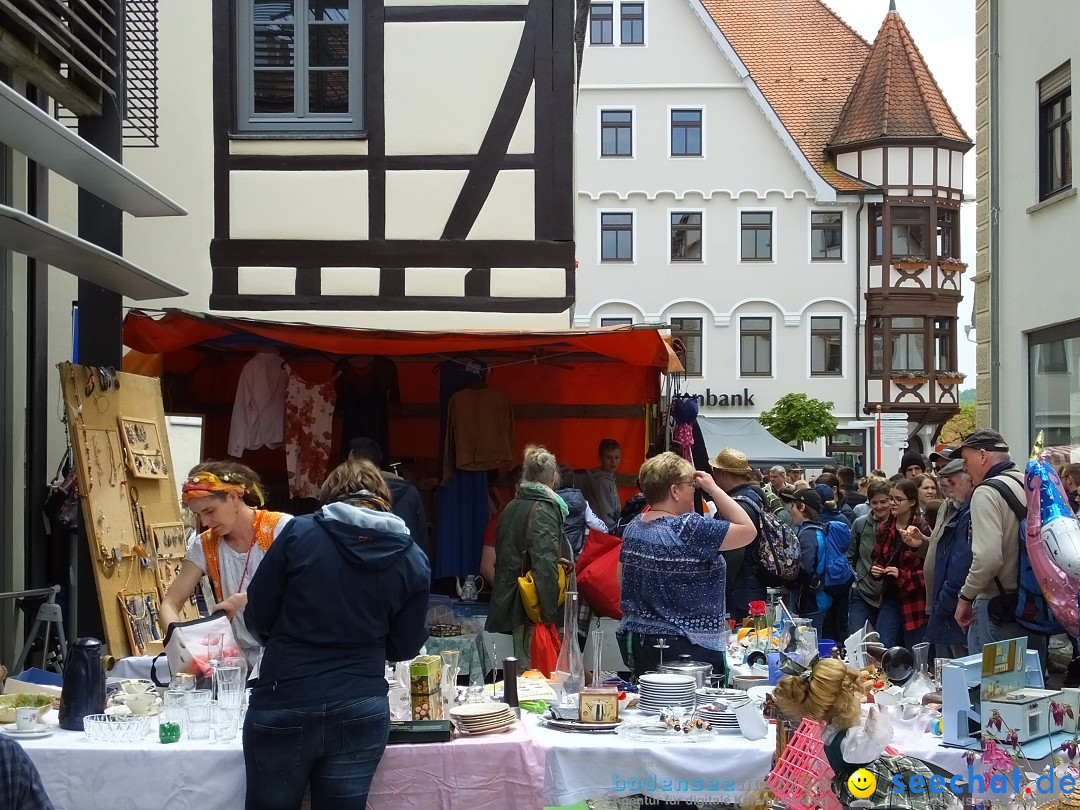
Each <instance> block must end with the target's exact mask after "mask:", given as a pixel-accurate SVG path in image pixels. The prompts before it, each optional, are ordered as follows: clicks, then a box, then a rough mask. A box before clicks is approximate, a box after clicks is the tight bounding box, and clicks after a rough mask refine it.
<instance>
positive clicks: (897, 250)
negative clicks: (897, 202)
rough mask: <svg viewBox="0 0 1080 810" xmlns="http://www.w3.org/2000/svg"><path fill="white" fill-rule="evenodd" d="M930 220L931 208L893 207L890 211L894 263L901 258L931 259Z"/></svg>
mask: <svg viewBox="0 0 1080 810" xmlns="http://www.w3.org/2000/svg"><path fill="white" fill-rule="evenodd" d="M929 218H930V209H929V208H907V207H900V206H893V207H892V208H890V209H889V220H890V222H889V224H890V226H891V230H892V248H891V255H892V257H893V260H894V261H895V260H896V259H898V258H900V257H901V256H912V257H914V258H919V259H928V258H929V257H930V251H929V249H928V247H929V243H928V241H927V230H928V228H927V226H928V223H929Z"/></svg>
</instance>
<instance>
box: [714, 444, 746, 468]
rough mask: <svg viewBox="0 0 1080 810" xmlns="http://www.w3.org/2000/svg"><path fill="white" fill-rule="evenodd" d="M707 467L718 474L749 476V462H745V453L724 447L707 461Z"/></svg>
mask: <svg viewBox="0 0 1080 810" xmlns="http://www.w3.org/2000/svg"><path fill="white" fill-rule="evenodd" d="M709 466H710V467H712V468H713V469H714V470H720V472H726V473H731V474H732V475H750V473H751V472H753V470H751V469H750V462H749V461H747V458H746V453H743V452H742V451H740V450H733V449H732V448H730V447H726V448H724V449H723V450H721V451H720V452H719V453H718V454H717V455H715V456H714V457H713V458H710V459H709Z"/></svg>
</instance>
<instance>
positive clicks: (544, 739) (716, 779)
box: [528, 711, 776, 805]
mask: <svg viewBox="0 0 1080 810" xmlns="http://www.w3.org/2000/svg"><path fill="white" fill-rule="evenodd" d="M626 716H627V719H628V720H632V721H633V720H640V719H641V718H642V717H643V715H640V714H639V713H637V712H634V711H631V712H628V713H627V715H626ZM528 722H529V723H530V724H531V728H530V731H531V733H532V735H533V737H534V738H535V739H536V740H537V741H538V742H539V743H540V744H541V745H542V746H543V747H544V749H545V750H546V752H547V764H546V770H545V773H544V801H545V803H546V804H548V805H567V804H573V803H575V802H579V801H582V800H583V799H591V798H600V797H604V796H630V795H633V794H635V793H644V794H645V795H646V796H651V797H653V798H657V799H666V800H669V801H676V800H683V801H700V802H712V803H723V802H735V801H737V800H738V799H739V798H740V797H742V796H744V795H745V794H747V793H752V792H754V791H757V790H760V789H761V788H762V787H763V786H764V780H765V777H766V776H768V774H769V769H770V767H771V766H772V756H773V752H774V751H775V750H776V737H775V730H774V727H772V726H770V731H769V735H768V736H767V737H765V738H764V739H761V740H756V741H753V742H752V741H750V740H747V739H745V738H744V737H743V736H742V735H740V734H718V735H716V737H715V738H714V739H712V740H709V741H708V742H701V743H654V744H649V743H645V742H636V741H634V740H629V739H627V738H626V737H622V736H619V735H617V734H583V733H575V732H565V731H557V730H555V729H550V728H544V727H543V726H542V725H540V723H539V721H538V719H537V718H536V717H535V716H531V718H530V720H529V721H528Z"/></svg>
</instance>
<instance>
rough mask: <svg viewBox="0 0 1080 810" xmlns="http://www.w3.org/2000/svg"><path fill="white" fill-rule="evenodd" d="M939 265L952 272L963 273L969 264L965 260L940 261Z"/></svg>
mask: <svg viewBox="0 0 1080 810" xmlns="http://www.w3.org/2000/svg"><path fill="white" fill-rule="evenodd" d="M938 267H939V268H941V269H942V270H948V271H949V272H952V273H963V272H964V271H965V270H967V265H966V264H964V263H963V262H938Z"/></svg>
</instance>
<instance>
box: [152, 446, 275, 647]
mask: <svg viewBox="0 0 1080 810" xmlns="http://www.w3.org/2000/svg"><path fill="white" fill-rule="evenodd" d="M182 492H183V499H184V506H185V507H186V508H187V509H189V510H190V511H191V512H193V513H194V514H195V516H196V517H198V519H199V524H200V525H201V526H202V527H203V528H204V530H205V531H203V533H202V534H200V535H199V536H198V538H197V539H196V540H195V542H194V543H192V544H191V547H190V548H189V549H188V551H187V554H186V555H185V556H184V563H183V565H182V566H181V567H180V573H179V574H177V575H176V579H175V580H173V583H172V585H170V586H169V590H168V592H167V593H166V594H165V598H164V599H163V600H162V602H161V621H162V625H163V629H164V630H165V631H166V632H167V631H168V628H169V625H171V624H172V623H173V622H178V621H180V611H181V609H182V608H183V606H184V603H185V602H187V601H188V599H190V598H191V594H192V593H193V592H194V590H195V587H196V586H197V585H198V584H199V580H200V579H202V577H203V575H206V576H207V577H209V579H210V585H211V586H212V587H213V589H214V599H215V600H217V607H216V608H215V610H223V611H225V613H226V615H228V617H229V619H230V620H232V626H233V632H234V633H235V634H236V641H237V643H239V644H240V646H241V647H242V648H243V650H244V654H245V655H247V656H248V658H249V659H250V658H251V655H250V653H252V652H254V651H255V650H257V649H258V648H259V643H258V642H257V641H256V640H255V638H254V637H253V636H252V635H251V633H249V632H248V630H247V627H246V626H245V625H244V620H243V611H244V607H245V606H246V605H247V585H248V583H250V582H251V578H252V577H253V576H254V575H255V571H256V569H257V568H258V567H259V562H260V561H261V560H262V558H263V557H264V556H265V554H266V551H267V549H269V548H270V545H271V543H273V542H274V540H275V539H276V538H277V536H278V534H280V533H281V530H282V529H283V528H284V527H285V524H286V523H288V522H289V520H290V519H291V516H290V515H286V514H283V513H281V512H268V511H266V510H265V509H262V508H261V507H262V506H263V504H264V503H265V502H266V498H265V496H264V495H263V491H262V487H261V485H260V481H259V476H258V475H257V474H256V473H255V471H254V470H252V469H251V468H250V467H247V466H245V465H243V464H240V463H238V462H235V461H205V462H203V463H202V464H199V465H197V466H196V467H195V468H194V469H192V471H191V472H190V473H189V474H188V477H187V479H185V481H184V485H183V488H182ZM251 663H252V666H254V664H255V662H254V661H252V662H251Z"/></svg>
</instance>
